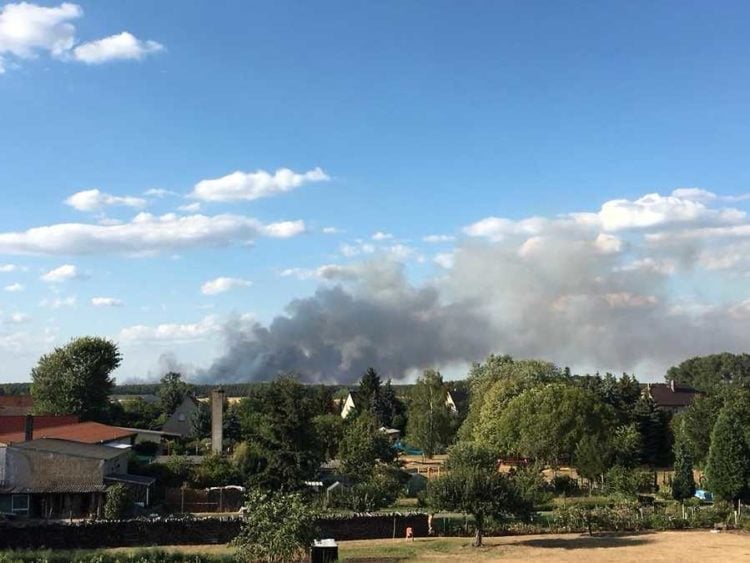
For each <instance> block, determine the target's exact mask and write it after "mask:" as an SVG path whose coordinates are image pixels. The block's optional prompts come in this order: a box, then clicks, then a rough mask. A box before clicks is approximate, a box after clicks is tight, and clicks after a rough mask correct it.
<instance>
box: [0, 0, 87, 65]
mask: <svg viewBox="0 0 750 563" xmlns="http://www.w3.org/2000/svg"><path fill="white" fill-rule="evenodd" d="M82 15H83V10H81V7H80V6H78V5H76V4H69V3H64V4H60V5H59V6H56V7H53V8H47V7H44V6H37V5H35V4H28V3H26V2H21V3H18V4H6V5H5V6H3V8H2V9H0V56H3V55H13V56H15V57H18V58H20V59H33V58H35V57H37V56H38V55H39V53H42V52H47V53H49V54H51V55H52V56H54V57H63V56H65V54H66V53H67V52H68V51H69V50H70V49H71V48H72V47H73V45H74V44H75V32H76V29H75V26H74V25H73V24H72V23H70V22H71V20H75V19H77V18H80V17H81V16H82ZM0 68H2V67H1V61H0ZM0 72H2V71H1V70H0Z"/></svg>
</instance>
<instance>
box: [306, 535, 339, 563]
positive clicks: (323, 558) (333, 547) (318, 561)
mask: <svg viewBox="0 0 750 563" xmlns="http://www.w3.org/2000/svg"><path fill="white" fill-rule="evenodd" d="M338 560H339V546H338V544H337V543H336V540H334V539H325V540H315V541H313V545H312V549H311V550H310V561H311V563H329V562H330V561H338Z"/></svg>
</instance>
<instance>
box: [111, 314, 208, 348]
mask: <svg viewBox="0 0 750 563" xmlns="http://www.w3.org/2000/svg"><path fill="white" fill-rule="evenodd" d="M220 329H221V325H220V324H219V323H218V320H217V318H216V317H214V316H212V315H210V316H207V317H204V318H203V319H202V320H200V321H199V322H197V323H188V324H160V325H157V326H146V325H136V326H131V327H128V328H124V329H122V330H121V331H120V339H121V340H124V341H126V342H154V341H157V342H168V343H174V342H194V341H200V340H204V339H205V338H206V337H208V336H210V335H212V334H214V333H217V332H218V331H219V330H220Z"/></svg>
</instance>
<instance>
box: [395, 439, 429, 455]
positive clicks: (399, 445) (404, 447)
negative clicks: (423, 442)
mask: <svg viewBox="0 0 750 563" xmlns="http://www.w3.org/2000/svg"><path fill="white" fill-rule="evenodd" d="M393 447H394V448H396V449H397V450H398V451H400V452H403V453H405V454H407V455H423V454H424V452H423V451H422V450H420V449H418V448H413V447H411V446H410V445H408V444H405V443H404V442H402V441H401V440H397V441H396V442H395V443H394V444H393Z"/></svg>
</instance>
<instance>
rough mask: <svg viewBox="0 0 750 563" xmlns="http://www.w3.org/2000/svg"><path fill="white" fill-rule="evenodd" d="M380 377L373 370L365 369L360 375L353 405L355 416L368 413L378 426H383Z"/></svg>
mask: <svg viewBox="0 0 750 563" xmlns="http://www.w3.org/2000/svg"><path fill="white" fill-rule="evenodd" d="M381 391H382V388H381V381H380V376H379V375H378V374H377V372H376V371H375V370H374V369H373V368H367V371H366V372H365V373H364V374H363V375H362V378H361V379H360V380H359V386H358V387H357V401H356V403H355V405H354V408H355V412H356V413H357V414H360V413H363V412H369V413H372V414H373V415H375V417H376V418H377V419H378V424H383V422H382V419H383V404H382V397H381Z"/></svg>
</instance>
